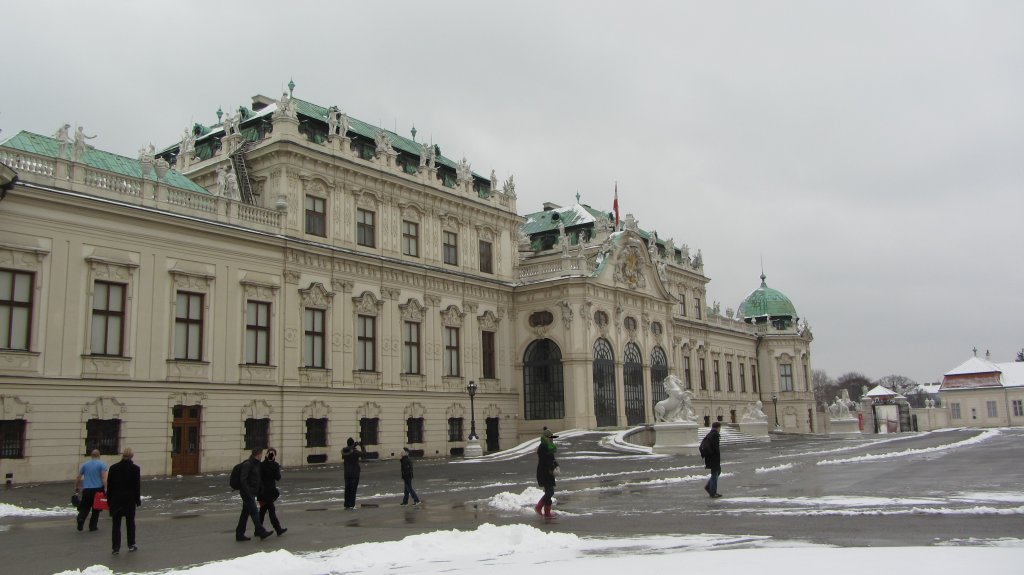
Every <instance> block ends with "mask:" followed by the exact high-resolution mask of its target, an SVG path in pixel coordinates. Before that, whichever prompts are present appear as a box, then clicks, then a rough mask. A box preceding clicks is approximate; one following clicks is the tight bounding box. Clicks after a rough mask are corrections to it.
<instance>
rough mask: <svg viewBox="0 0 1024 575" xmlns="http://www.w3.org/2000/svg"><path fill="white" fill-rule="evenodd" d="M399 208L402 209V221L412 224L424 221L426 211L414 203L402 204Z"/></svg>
mask: <svg viewBox="0 0 1024 575" xmlns="http://www.w3.org/2000/svg"><path fill="white" fill-rule="evenodd" d="M399 207H400V208H401V209H402V219H403V220H407V221H410V222H419V221H420V220H422V219H423V214H424V213H425V211H424V210H423V208H421V207H420V206H419V204H414V203H401V204H399Z"/></svg>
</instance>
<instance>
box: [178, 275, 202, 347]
mask: <svg viewBox="0 0 1024 575" xmlns="http://www.w3.org/2000/svg"><path fill="white" fill-rule="evenodd" d="M203 298H204V296H203V294H201V293H189V292H183V291H180V292H178V297H177V305H175V306H174V314H175V316H174V359H180V360H187V361H202V360H203Z"/></svg>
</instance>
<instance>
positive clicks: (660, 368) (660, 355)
mask: <svg viewBox="0 0 1024 575" xmlns="http://www.w3.org/2000/svg"><path fill="white" fill-rule="evenodd" d="M666 377H668V358H666V357H665V350H663V349H661V346H655V347H654V350H653V351H652V352H651V405H656V404H657V403H658V402H659V401H662V400H665V399H668V394H667V393H665V386H664V385H663V384H662V382H663V381H664V380H665V378H666Z"/></svg>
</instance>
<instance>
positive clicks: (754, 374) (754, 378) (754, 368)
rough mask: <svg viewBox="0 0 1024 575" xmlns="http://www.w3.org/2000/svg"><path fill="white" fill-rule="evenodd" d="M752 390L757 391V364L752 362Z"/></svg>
mask: <svg viewBox="0 0 1024 575" xmlns="http://www.w3.org/2000/svg"><path fill="white" fill-rule="evenodd" d="M750 391H752V392H754V393H757V364H756V363H752V364H750Z"/></svg>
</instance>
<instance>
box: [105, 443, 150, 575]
mask: <svg viewBox="0 0 1024 575" xmlns="http://www.w3.org/2000/svg"><path fill="white" fill-rule="evenodd" d="M134 456H135V453H134V452H133V451H132V449H131V448H130V447H129V448H126V449H125V450H124V451H123V452H122V453H121V461H119V462H117V463H115V464H113V465H111V466H110V471H108V472H107V504H108V505H109V506H110V516H111V517H113V518H114V531H113V533H112V537H111V544H112V549H113V554H114V555H117V554H118V553H120V552H121V520H122V519H124V522H125V529H126V530H127V531H128V551H129V552H132V551H138V550H139V548H138V546H136V545H135V508H136V507H138V506H139V505H142V480H141V477H142V473H141V472H140V470H139V466H138V465H135V463H134V462H132V457H134Z"/></svg>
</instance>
